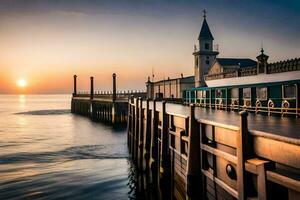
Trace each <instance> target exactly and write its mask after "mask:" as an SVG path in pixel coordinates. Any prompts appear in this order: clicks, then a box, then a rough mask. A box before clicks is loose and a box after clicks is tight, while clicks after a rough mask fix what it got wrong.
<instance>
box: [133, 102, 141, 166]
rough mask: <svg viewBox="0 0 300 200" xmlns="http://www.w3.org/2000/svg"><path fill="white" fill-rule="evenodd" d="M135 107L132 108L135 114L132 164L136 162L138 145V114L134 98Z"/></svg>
mask: <svg viewBox="0 0 300 200" xmlns="http://www.w3.org/2000/svg"><path fill="white" fill-rule="evenodd" d="M134 104H135V106H134V112H135V120H134V126H135V128H134V151H133V160H134V162H136V161H137V155H138V145H139V139H138V138H139V135H138V134H139V123H138V120H139V117H140V116H139V112H138V109H139V108H138V106H139V104H138V99H137V98H135V102H134Z"/></svg>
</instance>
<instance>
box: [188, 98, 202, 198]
mask: <svg viewBox="0 0 300 200" xmlns="http://www.w3.org/2000/svg"><path fill="white" fill-rule="evenodd" d="M189 127H190V128H189V133H188V134H189V137H188V141H189V143H188V144H189V145H188V155H189V158H188V163H187V184H186V191H187V199H199V198H200V191H201V190H200V189H199V188H201V185H200V184H201V167H200V151H199V149H200V132H199V124H198V122H197V120H196V118H195V104H191V105H190V115H189Z"/></svg>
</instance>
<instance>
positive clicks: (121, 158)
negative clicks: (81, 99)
mask: <svg viewBox="0 0 300 200" xmlns="http://www.w3.org/2000/svg"><path fill="white" fill-rule="evenodd" d="M70 98H71V97H70V96H68V95H33V96H22V95H20V96H19V95H15V96H14V95H12V96H10V95H2V96H0V177H1V179H0V199H135V198H136V194H135V185H134V180H133V179H134V176H133V174H134V170H133V169H132V168H133V167H132V165H131V163H130V161H129V156H128V152H127V146H126V132H125V131H124V130H113V129H112V128H111V127H108V126H105V125H102V124H100V123H93V122H91V121H90V120H89V119H86V118H83V117H81V116H76V115H73V114H70V112H69V108H70Z"/></svg>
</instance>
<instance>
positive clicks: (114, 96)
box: [112, 73, 117, 102]
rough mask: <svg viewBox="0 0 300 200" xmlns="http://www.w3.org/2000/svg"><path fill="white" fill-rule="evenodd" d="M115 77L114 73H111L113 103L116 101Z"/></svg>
mask: <svg viewBox="0 0 300 200" xmlns="http://www.w3.org/2000/svg"><path fill="white" fill-rule="evenodd" d="M116 77H117V75H116V73H113V96H112V97H113V98H112V100H113V102H115V101H116V99H117V93H116V90H117V85H116V84H117V83H116Z"/></svg>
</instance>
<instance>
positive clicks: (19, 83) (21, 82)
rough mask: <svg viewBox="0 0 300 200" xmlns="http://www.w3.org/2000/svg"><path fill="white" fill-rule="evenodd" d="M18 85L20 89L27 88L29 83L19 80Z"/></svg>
mask: <svg viewBox="0 0 300 200" xmlns="http://www.w3.org/2000/svg"><path fill="white" fill-rule="evenodd" d="M17 85H18V86H19V87H20V88H25V87H26V86H27V81H26V80H24V79H19V80H18V81H17Z"/></svg>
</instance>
